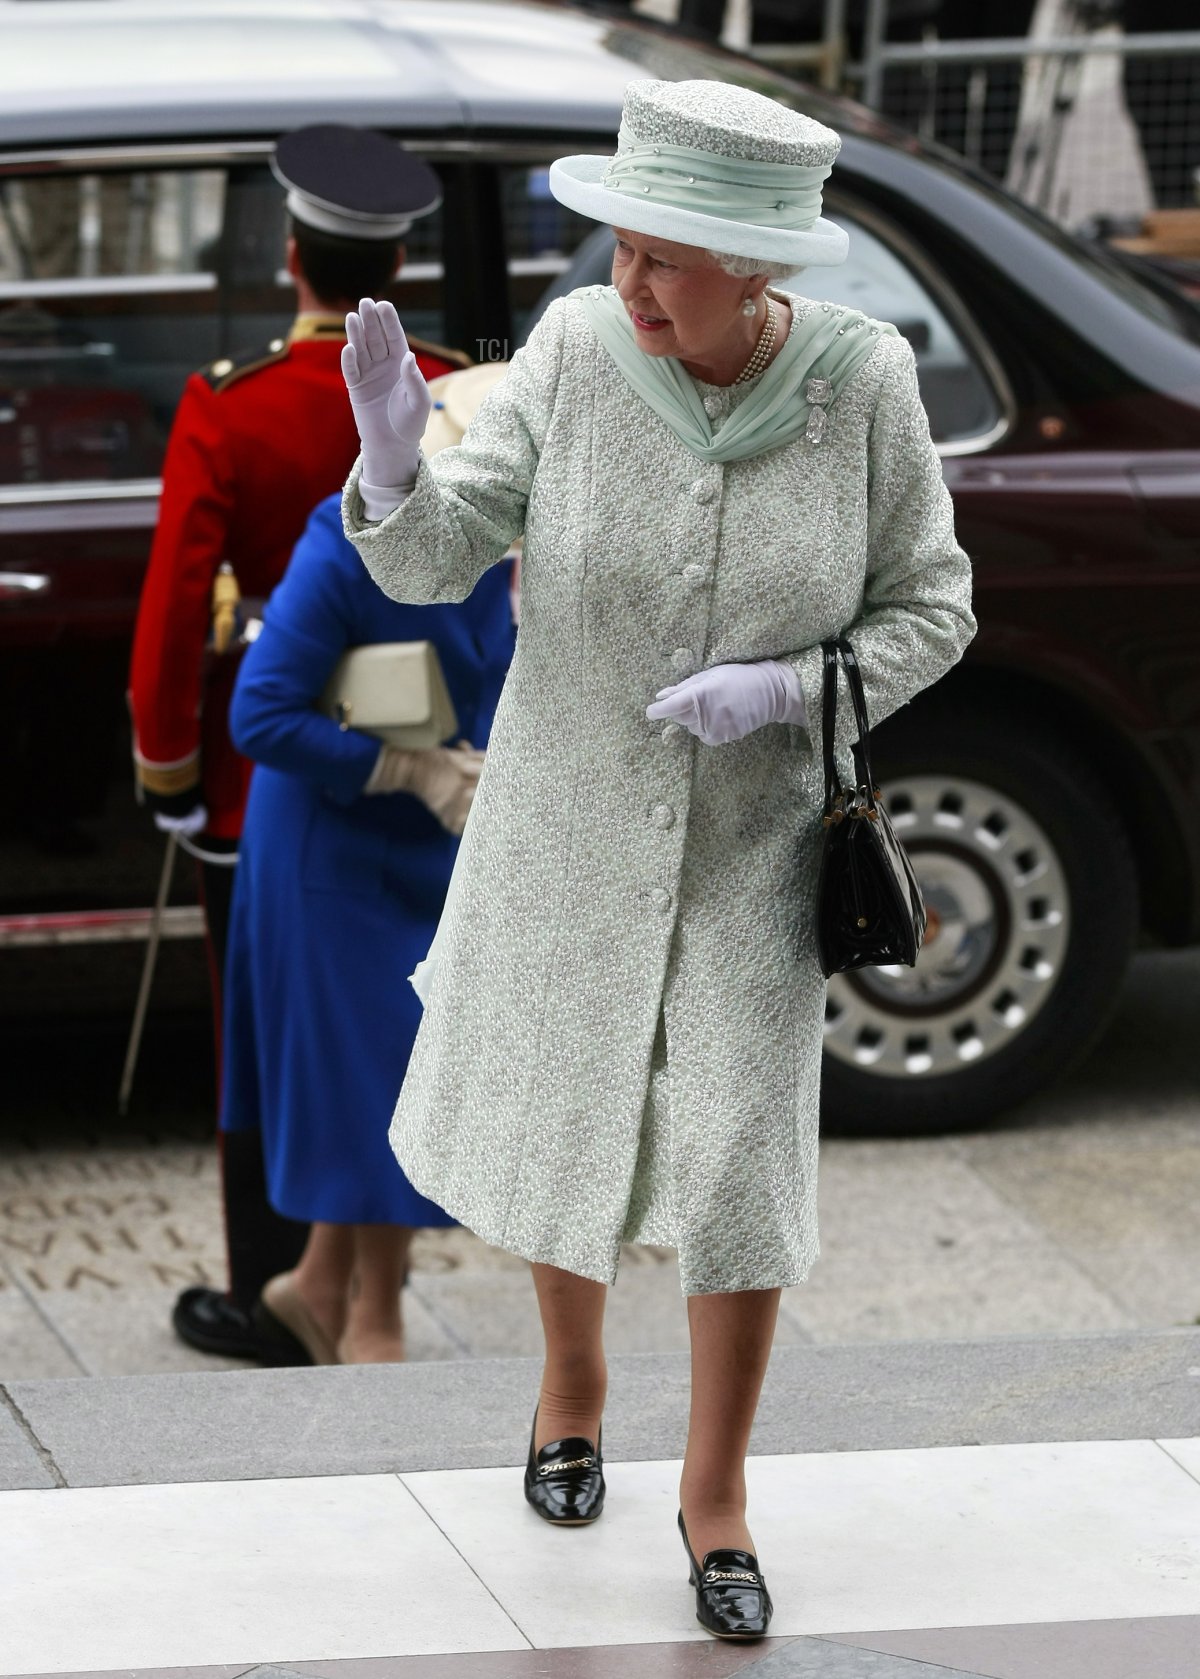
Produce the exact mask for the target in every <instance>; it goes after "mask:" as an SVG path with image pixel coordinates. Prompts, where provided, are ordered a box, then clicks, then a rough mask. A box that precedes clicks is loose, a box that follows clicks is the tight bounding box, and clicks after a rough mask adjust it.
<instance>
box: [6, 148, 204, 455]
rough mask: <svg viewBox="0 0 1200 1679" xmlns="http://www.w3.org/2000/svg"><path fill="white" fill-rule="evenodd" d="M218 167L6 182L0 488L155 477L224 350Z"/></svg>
mask: <svg viewBox="0 0 1200 1679" xmlns="http://www.w3.org/2000/svg"><path fill="white" fill-rule="evenodd" d="M223 203H224V175H223V173H222V172H221V171H218V170H191V171H169V170H163V171H137V172H127V173H122V174H112V175H109V176H100V175H52V176H42V177H28V176H27V177H24V178H22V177H19V176H18V177H12V176H9V177H6V178H4V179H0V484H38V483H50V484H53V483H63V482H76V481H82V482H90V481H95V480H119V479H139V478H146V477H153V476H154V475H155V474H156V473H157V471H158V468H159V464H160V462H161V459H162V452H163V448H164V445H165V442H166V435H167V431H168V429H169V426H170V421H171V416H172V414H173V412H174V408H175V404H176V402H177V400H178V397H179V391H180V389H181V387H182V385H183V381H184V379H185V378H186V376H187V374H188V373H189V372H190V371H191V370H192V369H193V368H195V367H199V366H202V365H204V363H206V362H208V361H211V360H212V359H213V357H214V356H216V355H218V354H219V353H220V348H221V341H220V329H219V323H218V312H217V302H218V300H217V278H216V272H215V254H216V246H217V241H218V238H219V235H220V230H221V219H222V211H223Z"/></svg>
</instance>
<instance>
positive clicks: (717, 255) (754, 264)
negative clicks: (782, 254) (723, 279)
mask: <svg viewBox="0 0 1200 1679" xmlns="http://www.w3.org/2000/svg"><path fill="white" fill-rule="evenodd" d="M706 255H708V256H710V257H711V258H712V260H713V261H714V262H715V263H716V265H717V267H718V268H723V269H724V270H725V272H726V274H732V275H733V277H734V278H735V279H737V280H751V279H753V278H754V277H755V276H756V275H758V274H765V275H766V277H767V279H768V280H786V279H787V277H788V276H789V274H802V273H803V272H804V270H803V269H802V268H797V267H796V265H795V263H793V262H764V261H761V260H760V259H759V258H758V257H734V256H730V255H729V254H728V252H727V251H708V252H706Z"/></svg>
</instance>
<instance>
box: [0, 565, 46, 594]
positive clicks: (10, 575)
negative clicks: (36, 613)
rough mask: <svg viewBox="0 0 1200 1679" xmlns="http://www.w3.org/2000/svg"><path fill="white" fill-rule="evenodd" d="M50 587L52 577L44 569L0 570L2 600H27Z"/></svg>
mask: <svg viewBox="0 0 1200 1679" xmlns="http://www.w3.org/2000/svg"><path fill="white" fill-rule="evenodd" d="M49 587H50V579H49V577H48V576H47V575H46V573H45V572H42V571H0V601H5V600H27V599H28V597H29V596H30V595H40V594H42V593H44V591H45V590H46V589H48V588H49Z"/></svg>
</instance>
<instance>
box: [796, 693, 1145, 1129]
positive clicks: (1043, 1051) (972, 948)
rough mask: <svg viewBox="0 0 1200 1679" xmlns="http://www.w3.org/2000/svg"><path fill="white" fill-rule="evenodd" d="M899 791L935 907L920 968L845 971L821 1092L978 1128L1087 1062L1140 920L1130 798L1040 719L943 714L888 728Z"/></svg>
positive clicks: (907, 1124)
mask: <svg viewBox="0 0 1200 1679" xmlns="http://www.w3.org/2000/svg"><path fill="white" fill-rule="evenodd" d="M879 756H880V757H881V758H882V759H883V768H884V774H883V776H882V781H883V793H884V799H885V802H886V804H887V808H888V810H889V812H890V814H891V817H892V822H893V824H894V826H895V829H896V833H897V835H898V836H899V838H900V839H901V841H902V842H903V844H904V846H905V848H906V849H907V851H908V853H909V856H910V857H911V858H912V862H913V867H914V869H915V871H916V873H917V877H918V879H919V880H920V882H921V887H922V891H923V892H924V895H925V901H926V907H927V909H928V911H929V929H928V932H927V934H926V941H925V946H924V948H923V950H922V951H921V954H920V956H919V958H918V960H917V965H916V967H915V968H904V967H889V968H864V969H860V970H859V971H858V972H856V973H852V974H838V975H835V976H834V978H833V979H832V980H831V981H830V984H829V995H828V1001H827V1005H826V1015H825V1059H824V1076H823V1086H824V1088H823V1101H822V1108H823V1114H824V1117H825V1120H826V1122H827V1123H828V1124H829V1125H830V1126H831V1128H832V1129H835V1130H838V1131H841V1132H843V1133H857V1134H863V1135H867V1134H872V1135H881V1134H887V1133H891V1132H899V1133H905V1132H907V1133H912V1132H934V1131H942V1130H950V1129H955V1128H960V1127H972V1126H976V1125H979V1124H981V1123H982V1122H984V1121H986V1120H989V1119H991V1118H993V1117H994V1116H995V1115H997V1114H999V1113H1001V1112H1003V1110H1005V1109H1006V1108H1010V1107H1012V1106H1013V1105H1014V1104H1015V1103H1017V1102H1019V1101H1021V1100H1022V1099H1023V1098H1024V1097H1026V1096H1029V1095H1030V1094H1032V1092H1033V1091H1035V1090H1037V1089H1039V1088H1040V1087H1041V1086H1042V1085H1043V1084H1046V1083H1048V1082H1049V1081H1050V1080H1051V1079H1052V1078H1054V1077H1055V1076H1057V1075H1059V1074H1061V1073H1062V1072H1064V1071H1065V1070H1066V1069H1068V1068H1069V1067H1071V1066H1072V1065H1074V1064H1075V1063H1076V1062H1077V1061H1078V1060H1079V1058H1080V1057H1081V1056H1082V1055H1083V1054H1084V1052H1085V1051H1086V1050H1087V1049H1088V1047H1089V1046H1090V1045H1091V1044H1092V1042H1093V1041H1094V1040H1095V1038H1096V1037H1097V1036H1098V1034H1099V1032H1100V1031H1101V1029H1102V1028H1103V1026H1104V1024H1105V1022H1106V1020H1107V1019H1108V1016H1109V1012H1110V1010H1111V1008H1112V1006H1113V1005H1114V1003H1115V1001H1116V997H1117V992H1118V988H1119V986H1120V983H1121V978H1122V975H1123V973H1124V971H1125V967H1126V964H1127V962H1128V960H1129V955H1130V952H1131V950H1132V948H1133V942H1134V938H1135V935H1136V931H1137V926H1138V913H1137V878H1136V872H1135V868H1134V862H1133V857H1132V854H1131V851H1130V846H1129V841H1128V838H1127V835H1126V833H1125V830H1124V827H1123V826H1122V823H1121V821H1120V818H1119V816H1118V814H1117V811H1116V809H1115V807H1114V805H1113V803H1112V801H1111V799H1110V797H1109V795H1108V793H1107V792H1106V790H1105V789H1104V787H1103V786H1102V784H1101V783H1100V782H1099V780H1098V778H1097V777H1096V775H1095V774H1094V772H1092V770H1091V769H1090V767H1089V766H1087V765H1086V764H1085V763H1083V762H1082V761H1081V759H1080V758H1079V756H1078V754H1076V753H1074V752H1073V751H1072V750H1071V748H1070V747H1069V746H1068V745H1067V744H1066V743H1065V742H1063V741H1058V740H1056V739H1054V738H1053V737H1045V736H1042V735H1040V734H1039V733H1037V732H1035V730H1034V729H1033V728H1032V727H1028V728H1011V729H1005V730H1004V731H997V729H996V727H995V725H994V724H992V723H990V722H987V721H985V720H984V719H983V718H979V719H977V720H972V719H970V718H969V717H968V718H949V717H945V716H942V715H939V714H937V713H930V714H927V715H926V716H925V717H924V718H923V719H922V720H921V721H920V723H919V724H918V723H917V720H916V714H915V713H914V714H913V720H912V722H911V723H910V722H908V721H907V720H906V722H905V724H904V726H903V730H902V732H899V731H885V732H884V733H883V735H882V736H881V739H880V742H879Z"/></svg>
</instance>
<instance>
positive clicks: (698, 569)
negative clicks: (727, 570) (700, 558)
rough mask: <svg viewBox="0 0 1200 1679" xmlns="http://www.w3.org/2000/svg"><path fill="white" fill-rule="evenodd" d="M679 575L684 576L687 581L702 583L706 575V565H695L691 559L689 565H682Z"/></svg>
mask: <svg viewBox="0 0 1200 1679" xmlns="http://www.w3.org/2000/svg"><path fill="white" fill-rule="evenodd" d="M679 575H680V576H681V577H686V578H687V580H688V582H689V583H702V582H703V581H704V579H705V578H706V577H707V576H708V567H707V566H702V565H697V564H696V562H695V561H694V560H693V561H692V563H691V565H685V566H684V568H683V570H682V571H681V572H680V574H679Z"/></svg>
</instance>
